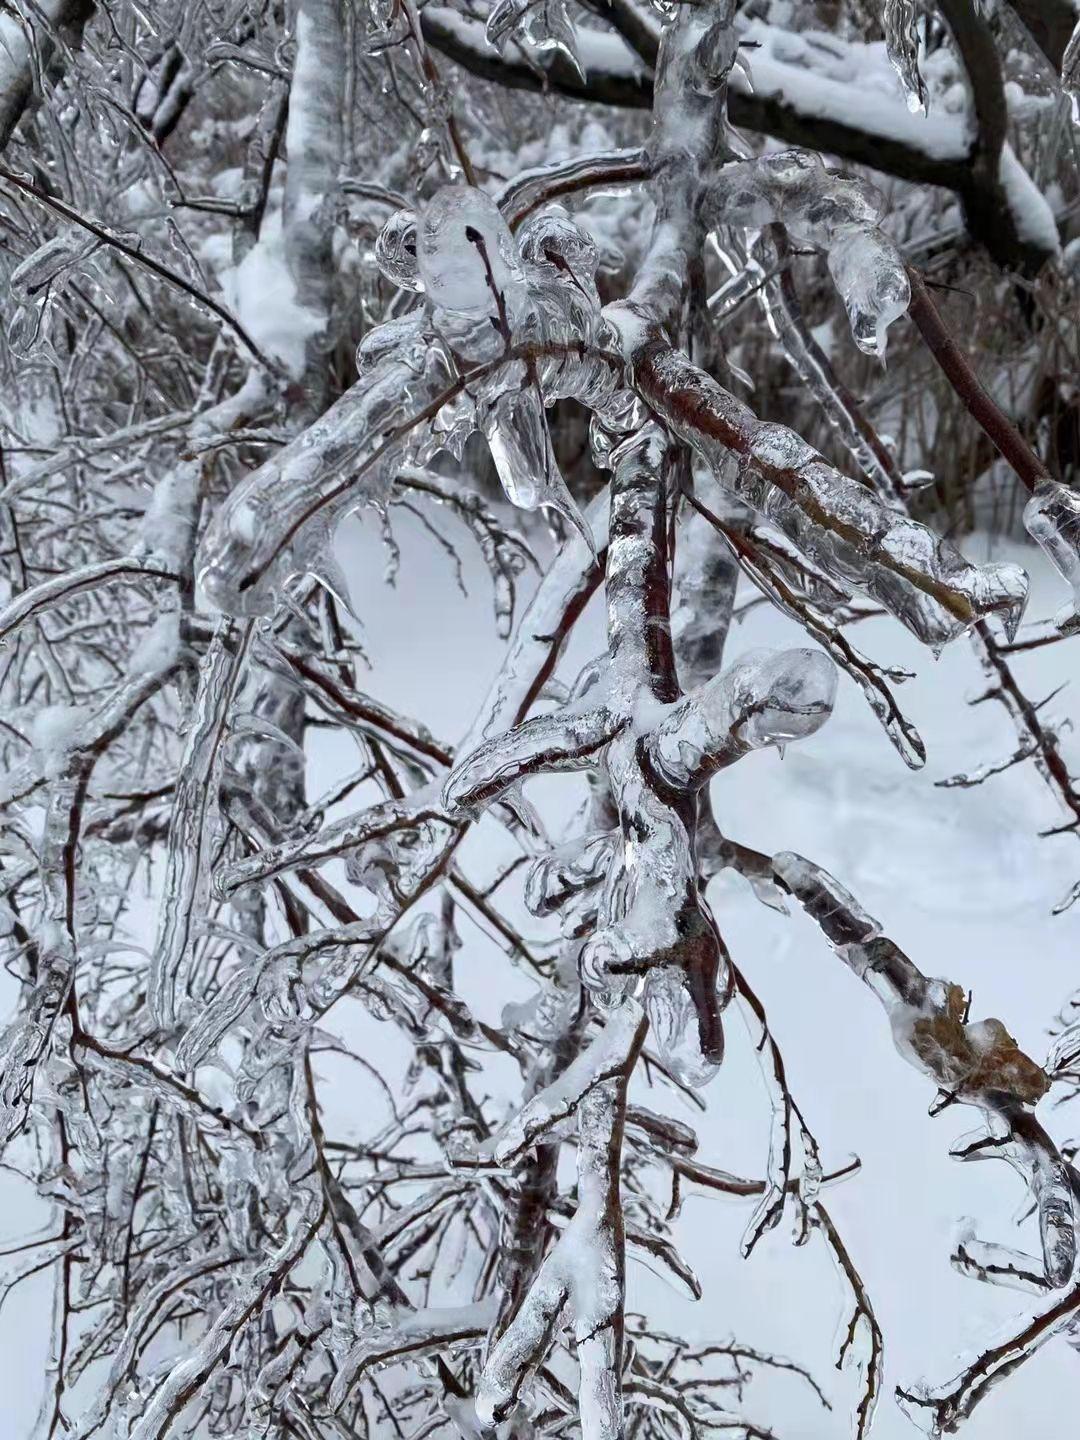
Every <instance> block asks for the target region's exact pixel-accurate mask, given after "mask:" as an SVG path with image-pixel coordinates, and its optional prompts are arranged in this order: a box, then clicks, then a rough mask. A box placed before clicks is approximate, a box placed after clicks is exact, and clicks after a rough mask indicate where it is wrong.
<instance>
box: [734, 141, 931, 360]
mask: <svg viewBox="0 0 1080 1440" xmlns="http://www.w3.org/2000/svg"><path fill="white" fill-rule="evenodd" d="M708 203H709V207H710V219H712V220H713V221H714V223H717V224H723V225H730V226H741V227H743V228H745V229H748V230H758V229H761V228H762V227H763V226H765V225H768V224H770V223H772V222H779V223H781V224H783V225H784V227H785V228H786V229H787V231H788V233H789V234H790V235H791V237H792V239H794V240H796V241H799V242H801V243H802V244H805V245H812V246H814V247H815V248H816V249H818V250H821V251H823V252H824V254H825V256H826V261H827V263H828V266H829V273H830V274H831V275H832V278H833V281H834V282H835V284H836V288H837V290H838V291H839V293H840V297H841V299H842V300H843V302H844V305H845V307H846V309H847V312H848V319H849V321H850V324H851V334H852V337H853V339H854V340H855V343H856V345H858V347H859V349H860V350H862V351H863V352H864V353H865V354H867V355H875V356H878V357H883V356H884V354H885V346H886V335H887V332H888V329H889V326H890V325H891V324H892V323H893V321H894V320H897V319H898V318H899V317H900V316H901V315H903V314H904V313H905V311H906V310H907V307H908V303H909V302H910V299H911V286H910V283H909V281H908V277H907V271H906V269H905V268H904V262H903V259H902V257H901V255H900V253H899V251H898V250H897V249H896V246H895V245H894V244H893V242H892V241H891V240H890V239H889V237H888V236H887V235H886V234H885V232H884V231H883V230H882V229H881V228H880V227H879V225H878V220H879V218H880V216H881V214H882V211H883V209H884V200H883V198H882V196H881V194H880V192H879V191H878V190H877V189H875V187H874V186H872V185H870V184H869V183H868V182H867V181H864V180H861V179H857V178H855V177H853V176H850V175H843V174H836V173H835V172H833V171H831V170H826V168H825V166H824V163H823V162H822V160H821V158H820V157H819V156H817V155H814V154H811V153H810V152H808V151H805V150H782V151H778V152H776V153H774V154H770V155H765V156H762V157H761V158H759V159H754V160H739V161H735V162H734V163H732V164H731V165H728V166H725V167H724V168H723V169H722V170H721V171H720V174H719V176H718V178H717V180H716V182H715V184H714V186H713V189H712V192H711V194H710V197H709V202H708Z"/></svg>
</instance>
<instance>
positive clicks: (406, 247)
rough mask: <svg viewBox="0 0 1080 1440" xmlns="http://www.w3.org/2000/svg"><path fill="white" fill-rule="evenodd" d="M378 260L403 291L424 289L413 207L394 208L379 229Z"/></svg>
mask: <svg viewBox="0 0 1080 1440" xmlns="http://www.w3.org/2000/svg"><path fill="white" fill-rule="evenodd" d="M375 263H376V264H377V265H378V267H379V269H380V270H381V271H382V273H383V274H384V275H385V276H386V278H387V279H388V280H390V281H392V282H393V284H395V285H400V286H401V288H402V289H403V290H423V288H424V283H423V281H422V280H421V278H420V268H419V265H418V263H417V255H416V216H415V214H414V213H413V212H412V211H411V210H395V211H394V213H393V214H392V215H391V216H390V218H389V220H387V222H386V224H385V225H384V226H383V227H382V229H381V230H380V231H379V234H378V238H377V239H376V241H375ZM389 323H391V324H392V323H393V322H392V321H391V322H389Z"/></svg>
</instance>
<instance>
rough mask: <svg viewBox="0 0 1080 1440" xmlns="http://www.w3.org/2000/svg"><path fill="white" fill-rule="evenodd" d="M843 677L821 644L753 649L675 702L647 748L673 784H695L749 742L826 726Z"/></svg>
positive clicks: (779, 741)
mask: <svg viewBox="0 0 1080 1440" xmlns="http://www.w3.org/2000/svg"><path fill="white" fill-rule="evenodd" d="M836 683H837V672H836V666H835V665H834V664H833V662H832V661H831V660H830V659H829V657H828V656H827V655H826V654H825V653H824V652H823V651H821V650H804V649H801V650H780V651H767V650H761V651H753V652H751V653H750V654H748V655H744V656H742V657H741V658H740V659H739V660H738V661H737V662H736V663H735V664H734V665H732V666H731V667H730V668H729V669H727V670H725V671H724V672H723V673H722V674H720V675H717V676H715V677H714V678H713V679H712V680H710V681H709V682H708V684H706V685H703V686H702V687H701V689H700V690H695V691H693V692H692V693H691V694H690V695H687V696H686V697H685V698H684V699H682V700H680V701H679V702H678V704H676V705H674V706H673V707H672V709H671V711H670V712H669V713H668V715H667V716H666V717H665V719H664V720H663V721H662V722H661V723H660V724H659V725H658V726H657V727H656V729H655V730H654V731H653V732H652V734H651V735H649V736H648V737H647V739H646V742H645V743H646V749H647V752H648V754H649V757H650V759H651V760H652V761H653V763H654V764H655V765H656V767H657V769H658V770H659V771H660V773H661V774H662V775H663V777H664V779H665V780H666V781H667V782H668V784H671V785H676V786H679V787H680V788H694V787H696V786H699V785H702V784H704V782H705V781H706V780H708V779H709V777H710V776H711V775H714V774H716V772H717V771H718V770H721V769H723V768H724V767H725V766H727V765H730V764H732V763H733V762H734V761H735V760H738V759H739V758H740V757H741V756H743V755H745V754H746V753H747V751H748V750H760V749H762V748H763V747H764V746H766V745H776V746H784V745H786V744H787V743H788V742H789V741H791V740H802V739H805V738H806V737H807V736H808V735H812V734H813V733H814V732H815V730H819V729H820V728H821V726H822V725H823V724H824V723H825V721H826V720H827V719H828V718H829V716H830V714H831V713H832V707H833V702H834V700H835V698H836Z"/></svg>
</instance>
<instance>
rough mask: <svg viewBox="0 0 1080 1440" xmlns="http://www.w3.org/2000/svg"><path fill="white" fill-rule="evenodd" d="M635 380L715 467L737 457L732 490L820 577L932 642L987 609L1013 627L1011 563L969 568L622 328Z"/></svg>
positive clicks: (693, 370) (1019, 600)
mask: <svg viewBox="0 0 1080 1440" xmlns="http://www.w3.org/2000/svg"><path fill="white" fill-rule="evenodd" d="M624 345H625V348H626V351H627V358H628V360H629V362H630V364H631V368H632V374H633V378H634V384H635V387H636V388H637V389H638V391H639V392H640V393H641V395H642V396H643V397H644V398H645V399H646V400H647V401H648V403H649V404H650V405H651V406H652V407H653V408H654V410H656V412H657V414H658V415H660V416H661V418H662V419H663V420H664V422H665V423H666V424H667V425H669V426H670V427H671V429H672V430H673V431H674V433H675V434H676V435H678V436H679V438H680V439H682V440H685V441H686V442H687V443H688V444H689V445H691V446H692V447H693V448H694V450H696V452H697V453H698V454H699V455H700V456H701V458H702V459H703V460H705V461H706V463H707V464H709V465H710V466H711V467H712V468H713V469H714V470H715V471H716V472H717V473H718V474H720V473H723V470H722V466H723V462H724V460H725V457H726V456H728V455H730V454H734V455H735V456H736V458H737V459H738V460H739V462H740V465H739V470H738V473H737V475H736V477H735V479H734V481H733V482H732V483H733V489H734V491H735V493H736V494H737V495H738V497H739V498H740V499H742V500H744V501H745V502H746V503H748V504H750V505H751V506H753V508H754V509H755V510H757V511H759V513H761V514H762V515H763V516H765V517H766V518H767V519H769V520H771V521H772V522H773V523H774V524H776V525H778V526H779V527H780V529H781V530H783V531H784V533H785V534H786V535H788V536H789V538H791V539H792V540H793V541H795V543H796V544H797V545H798V546H799V547H800V548H801V549H802V550H803V551H805V553H806V554H807V555H808V556H809V557H810V558H811V559H812V560H813V561H814V562H815V563H817V564H819V565H820V566H821V567H822V568H823V569H824V570H825V571H826V572H827V573H828V574H830V575H831V576H832V577H833V578H835V579H836V580H838V581H840V582H841V583H842V584H845V585H848V586H850V587H851V588H853V589H855V590H860V591H862V592H863V593H865V594H866V595H868V596H870V597H871V598H872V599H874V600H877V601H878V602H879V603H881V604H882V605H884V606H885V608H886V609H887V610H888V611H889V612H890V613H891V614H893V615H894V616H895V617H896V618H897V619H898V620H900V621H901V622H902V623H903V624H904V625H906V626H907V628H908V629H909V630H911V632H912V633H913V634H914V635H915V636H917V637H918V638H919V639H920V640H922V641H923V642H924V643H925V644H928V645H930V646H932V647H934V648H939V647H941V646H942V645H945V644H947V643H948V642H949V641H950V640H952V639H955V638H956V636H958V635H961V634H963V633H964V632H965V631H966V630H968V629H970V628H971V626H972V625H973V624H974V623H975V621H976V620H977V619H979V618H980V617H981V616H984V615H997V616H999V617H1000V618H1001V620H1002V623H1003V624H1004V625H1005V627H1006V631H1007V633H1009V634H1012V633H1014V632H1015V629H1016V626H1017V625H1018V624H1019V623H1020V618H1021V615H1022V614H1023V608H1024V603H1025V601H1026V598H1027V577H1026V576H1025V575H1024V572H1023V571H1022V570H1021V569H1020V568H1019V567H1018V566H1016V565H1009V564H991V565H982V566H976V565H972V564H969V563H968V561H966V560H964V558H963V557H962V556H961V555H960V554H959V552H958V551H957V550H956V549H955V548H954V547H953V546H952V545H951V544H950V543H949V542H948V541H947V540H940V539H938V538H937V537H935V536H934V535H933V534H932V533H931V532H930V531H929V530H927V529H926V528H925V527H924V526H922V525H920V524H918V523H917V522H916V521H914V520H910V519H908V518H907V517H906V516H903V517H901V516H898V515H897V514H896V512H895V511H894V510H892V509H891V508H890V507H889V506H887V505H885V504H883V503H882V502H881V501H879V500H877V499H876V498H875V497H874V496H873V495H871V494H870V493H869V492H868V491H867V490H866V489H865V488H864V487H863V486H861V485H859V484H857V483H856V482H855V481H853V480H851V479H849V478H848V477H847V476H845V475H841V474H840V473H839V472H838V471H836V470H833V469H832V467H831V466H829V465H827V464H826V463H825V462H824V461H823V460H822V459H821V457H820V456H819V455H818V454H817V453H816V452H815V451H814V450H813V449H812V448H811V447H810V446H809V445H807V444H806V442H805V441H803V440H801V439H800V438H799V437H798V436H797V435H796V434H795V433H794V432H793V431H791V430H788V429H787V428H786V427H785V426H783V425H777V424H767V423H765V422H763V421H761V420H758V419H757V417H756V416H755V415H754V414H753V412H752V411H751V410H750V409H749V408H748V407H747V406H745V405H743V404H741V403H740V402H739V401H737V400H735V399H734V397H732V396H731V395H729V394H728V393H727V391H725V390H724V389H723V387H722V386H720V385H719V384H718V383H717V382H716V381H714V380H713V379H712V378H711V377H710V376H708V375H706V374H705V373H704V371H702V370H700V369H699V368H698V367H697V366H695V365H694V364H693V363H692V362H691V361H690V360H688V359H687V358H686V356H685V355H682V354H680V353H679V352H678V351H677V350H674V349H673V348H672V347H671V346H670V345H669V344H667V342H666V341H664V340H663V339H661V338H659V337H658V336H656V335H650V334H649V333H648V332H647V331H646V332H645V333H644V334H642V333H641V332H640V331H638V332H637V333H636V334H635V333H634V332H633V331H632V330H631V329H630V328H629V327H628V328H627V330H626V331H624Z"/></svg>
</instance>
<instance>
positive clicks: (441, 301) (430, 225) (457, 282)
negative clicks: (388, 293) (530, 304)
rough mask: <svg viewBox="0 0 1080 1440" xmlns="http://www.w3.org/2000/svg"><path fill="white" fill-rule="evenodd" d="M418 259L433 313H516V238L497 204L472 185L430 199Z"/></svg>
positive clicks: (519, 292)
mask: <svg viewBox="0 0 1080 1440" xmlns="http://www.w3.org/2000/svg"><path fill="white" fill-rule="evenodd" d="M416 259H417V265H418V267H419V274H420V279H421V280H422V281H423V285H424V289H425V290H426V292H427V295H428V298H429V299H430V300H431V303H432V305H434V306H436V307H437V309H439V310H442V311H445V312H447V313H448V314H450V315H461V316H468V317H470V318H472V319H476V318H478V317H479V318H491V319H495V320H498V318H499V316H500V314H501V313H502V312H503V310H505V312H506V315H507V318H508V320H509V318H510V317H511V316H514V317H517V315H518V314H519V313H520V310H521V307H522V304H523V303H524V301H525V298H526V293H525V292H526V283H525V275H524V272H523V270H522V268H521V258H520V256H519V255H518V250H517V246H516V245H515V243H514V237H513V236H512V235H511V234H510V229H509V227H508V226H507V223H506V221H505V220H504V219H503V217H502V213H501V211H500V210H499V207H498V206H497V205H496V204H495V201H494V200H492V199H491V198H490V196H488V195H485V194H484V192H483V191H482V190H478V189H476V187H475V186H470V185H446V186H444V187H443V188H442V189H441V190H439V191H437V192H436V194H435V195H434V197H433V198H432V199H431V200H430V201H428V203H427V205H425V207H424V209H423V212H422V213H421V216H420V220H419V224H418V226H417V232H416Z"/></svg>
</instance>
